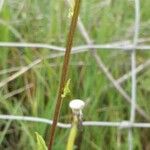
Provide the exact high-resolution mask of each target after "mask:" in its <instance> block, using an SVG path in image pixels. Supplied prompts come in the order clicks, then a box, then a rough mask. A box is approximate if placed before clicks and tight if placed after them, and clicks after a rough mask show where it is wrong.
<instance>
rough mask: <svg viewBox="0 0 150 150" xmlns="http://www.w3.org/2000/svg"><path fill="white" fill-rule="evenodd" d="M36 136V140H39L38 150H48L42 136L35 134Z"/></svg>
mask: <svg viewBox="0 0 150 150" xmlns="http://www.w3.org/2000/svg"><path fill="white" fill-rule="evenodd" d="M35 134H36V140H37V150H48V149H47V146H46V144H45V141H44V139H43V138H42V136H41V135H39V134H38V133H37V132H35Z"/></svg>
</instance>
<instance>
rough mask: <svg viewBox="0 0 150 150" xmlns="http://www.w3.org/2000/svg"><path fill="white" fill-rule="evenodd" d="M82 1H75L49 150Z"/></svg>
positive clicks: (53, 135) (50, 149) (50, 145)
mask: <svg viewBox="0 0 150 150" xmlns="http://www.w3.org/2000/svg"><path fill="white" fill-rule="evenodd" d="M80 1H81V0H75V7H74V12H73V17H72V20H71V25H70V30H69V33H68V38H67V44H66V52H65V56H64V62H63V67H62V74H61V80H60V85H59V92H58V96H57V101H56V107H55V112H54V117H53V124H52V127H51V130H50V141H49V145H48V150H52V145H53V142H54V137H55V130H56V125H57V122H58V119H59V114H60V110H61V105H62V97H61V95H62V93H63V91H64V87H65V84H66V80H67V72H68V66H69V60H70V53H71V48H72V44H73V38H74V33H75V30H76V26H77V21H78V16H79V10H80Z"/></svg>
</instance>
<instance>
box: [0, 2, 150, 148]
mask: <svg viewBox="0 0 150 150" xmlns="http://www.w3.org/2000/svg"><path fill="white" fill-rule="evenodd" d="M134 1H135V22H134V36H133V41H132V42H131V41H120V42H117V43H108V44H103V45H94V44H93V43H92V40H91V39H90V37H89V35H88V33H87V31H86V28H85V27H84V25H83V23H82V20H81V19H80V18H79V21H78V28H79V30H80V32H81V35H82V36H83V37H84V39H85V41H86V43H87V45H82V46H78V47H73V49H72V54H78V53H83V52H86V51H91V52H93V51H94V53H93V58H94V59H95V60H96V62H97V64H98V66H99V68H100V69H101V70H102V71H103V72H104V74H106V77H107V78H108V79H109V80H110V81H111V83H112V85H113V86H114V87H115V88H116V90H117V91H118V92H119V93H120V94H121V95H122V96H123V97H124V98H125V100H127V101H128V102H129V104H130V107H131V111H130V118H129V120H123V121H121V122H101V121H85V122H83V126H97V127H102V126H105V127H106V126H107V127H117V128H119V129H122V130H123V129H128V144H129V150H132V149H133V139H134V138H133V131H132V129H133V128H150V123H144V122H139V123H136V122H135V117H136V112H138V113H139V114H141V115H142V116H143V117H144V118H145V119H146V120H147V121H148V122H149V121H150V116H148V115H147V114H146V113H145V112H144V110H142V109H141V108H140V107H139V106H138V104H137V84H136V80H137V73H138V72H140V71H141V70H143V69H144V68H145V67H148V66H149V65H150V60H148V61H147V62H146V63H145V64H144V65H141V66H138V67H137V66H136V51H137V50H140V51H145V50H150V45H141V44H140V45H139V42H140V40H141V39H140V38H139V32H140V0H134ZM3 2H4V1H3V0H1V1H0V11H1V9H2V6H3ZM0 47H29V48H46V49H49V50H54V51H59V52H61V53H56V54H53V55H50V56H48V57H47V58H44V59H52V58H57V57H63V56H64V51H65V48H64V47H59V46H54V45H48V44H42V43H41V44H39V43H15V42H0ZM97 49H99V50H101V49H107V50H112V49H116V50H122V51H130V53H131V72H129V73H127V74H125V75H124V76H123V77H121V78H120V79H118V80H115V79H114V78H113V76H112V75H111V74H110V72H109V71H108V70H107V67H106V66H105V64H103V62H102V61H101V58H100V56H98V55H97V54H96V52H97ZM42 61H43V60H42V59H37V60H35V61H34V62H32V64H30V65H28V66H24V67H22V68H17V70H16V71H17V72H16V73H14V74H13V75H11V76H10V77H8V78H7V79H5V80H3V81H1V82H0V87H3V86H4V85H6V84H7V83H9V82H10V81H12V80H14V79H16V78H17V77H18V76H20V75H22V74H23V73H25V72H26V71H28V70H29V69H32V68H33V67H35V66H36V65H37V64H39V63H41V62H42ZM15 69H16V68H15ZM11 71H12V72H13V70H10V72H11ZM4 72H6V71H4ZM0 73H3V71H1V72H0ZM130 77H131V79H132V80H131V87H132V88H131V96H129V95H128V94H127V93H126V92H125V90H124V89H123V88H122V87H121V85H120V83H121V82H123V81H125V80H127V79H128V78H130ZM30 87H32V86H31V85H30V86H29V87H25V88H21V89H20V90H18V91H16V92H23V91H24V90H25V89H26V88H30ZM16 92H14V93H12V95H13V94H15V93H16ZM0 119H3V120H18V121H29V122H41V123H46V124H50V125H51V124H52V120H49V119H46V118H38V117H31V116H13V115H3V114H1V115H0ZM57 126H58V127H60V128H70V127H71V124H64V123H58V124H57Z"/></svg>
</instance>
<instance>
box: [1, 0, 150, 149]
mask: <svg viewBox="0 0 150 150" xmlns="http://www.w3.org/2000/svg"><path fill="white" fill-rule="evenodd" d="M149 5H150V1H149V0H143V1H142V2H141V32H140V37H141V38H148V37H149V35H150V30H149V24H150V21H149V18H150V15H149ZM67 16H68V6H67V5H66V4H65V3H64V1H54V0H51V1H48V0H45V1H40V0H32V1H31V0H23V1H19V0H13V1H11V0H6V1H5V3H4V7H3V9H2V12H1V13H0V41H14V42H21V41H25V42H37V43H38V42H39V43H49V44H54V45H59V46H64V47H65V44H66V35H67V33H68V27H69V24H70V21H69V19H68V18H67ZM80 16H81V19H82V21H83V23H84V25H85V27H86V29H87V31H88V33H89V35H90V37H91V38H92V40H93V41H94V43H97V44H99V43H107V42H108V43H109V42H114V41H120V40H122V41H123V40H128V39H130V40H132V38H133V27H134V1H133V0H122V1H120V0H110V3H108V4H107V1H103V0H100V1H99V0H93V1H86V0H82V7H81V15H80ZM10 26H11V27H12V28H13V29H14V30H15V31H16V32H17V35H16V34H14V30H12V28H10ZM18 34H19V35H18ZM148 43H149V42H147V44H148ZM83 44H86V43H85V41H84V39H83V38H82V36H81V34H80V32H79V31H78V30H77V32H76V36H75V41H74V46H75V45H83ZM53 53H54V51H50V50H47V49H35V48H32V49H30V48H0V70H3V69H8V68H13V67H21V66H25V65H28V64H30V63H32V62H33V61H34V60H35V59H37V58H43V57H46V56H47V55H50V54H53ZM99 55H100V56H101V58H102V60H103V61H104V63H105V64H106V65H107V67H108V69H109V70H110V71H111V73H112V74H113V76H114V77H115V78H116V79H117V78H119V77H121V76H122V75H124V74H125V73H126V72H128V71H129V70H130V53H129V52H123V51H120V52H118V51H115V50H113V51H105V50H102V51H99ZM149 56H150V52H143V53H142V52H138V53H137V63H138V64H141V63H144V62H145V61H146V60H148V59H149ZM62 61H63V59H62V58H57V59H53V60H50V59H49V60H44V61H43V62H42V63H41V64H40V65H39V66H40V67H35V68H33V69H31V70H30V71H28V72H26V73H24V74H23V75H22V76H20V77H18V78H17V79H15V80H14V81H12V82H10V83H9V84H7V85H6V86H4V87H3V88H1V90H0V112H1V114H16V115H31V116H39V117H45V118H52V115H53V112H54V106H55V99H56V96H57V90H58V85H59V77H60V72H61V67H62ZM81 62H82V65H81V64H79V63H81ZM51 64H54V66H53V67H52V66H51ZM70 64H71V65H70V70H69V78H71V91H72V93H71V96H69V97H68V98H66V100H65V101H64V103H63V108H62V111H61V117H60V121H62V122H70V121H71V111H70V110H69V109H68V103H69V100H70V99H73V98H80V99H83V100H85V101H86V102H87V106H86V108H85V110H84V119H85V120H96V121H121V120H126V119H128V118H129V112H130V107H129V105H128V104H127V103H126V102H125V101H124V99H123V98H122V97H121V96H120V95H119V93H118V92H117V91H116V90H115V89H114V88H112V87H110V82H109V81H108V80H107V78H106V77H105V75H104V74H103V73H102V72H101V71H99V70H98V67H97V65H96V62H95V61H94V60H93V58H92V57H91V55H90V53H88V52H85V53H83V54H77V55H72V57H71V62H70ZM11 74H12V73H10V74H8V73H6V74H3V75H1V76H0V80H1V81H2V80H4V79H6V78H7V77H8V76H10V75H11ZM30 83H32V84H33V87H32V88H31V89H28V90H26V91H24V92H22V93H20V94H17V95H15V96H13V97H10V98H8V99H6V98H5V95H6V94H8V93H10V92H11V91H14V90H16V89H18V88H20V87H23V86H25V85H27V84H30ZM130 83H131V82H130V79H129V80H128V81H126V82H125V83H124V84H122V86H123V88H124V89H125V90H126V91H127V92H128V93H130V88H131V84H130ZM137 84H138V92H137V98H138V104H139V105H140V106H141V107H142V108H143V109H144V110H145V112H146V113H147V114H150V110H149V105H150V103H149V101H148V100H149V96H150V94H149V85H150V79H149V70H146V71H144V72H142V73H141V74H139V76H138V80H137ZM136 121H144V120H143V119H142V118H141V117H140V116H139V115H137V117H136ZM0 129H1V130H0V149H6V150H13V149H18V150H20V149H22V150H28V149H35V143H36V140H35V134H34V132H35V131H36V132H39V133H40V134H41V135H42V136H43V137H44V138H45V139H46V141H47V142H48V136H49V126H48V125H45V124H41V123H26V122H21V121H20V122H19V121H18V122H12V121H2V120H1V123H0ZM68 132H69V130H66V129H58V130H57V133H56V140H55V142H56V143H55V146H54V149H55V150H60V149H65V146H66V144H65V143H66V141H67V137H68ZM127 132H128V131H127V130H125V131H122V134H121V137H120V138H121V147H120V148H118V146H117V138H118V130H117V129H115V128H107V127H101V128H96V127H87V128H85V131H84V138H83V143H82V149H87V150H101V149H102V150H108V149H111V150H116V149H123V150H124V149H125V150H126V149H128V141H127ZM149 132H150V130H148V129H143V130H140V129H134V149H146V147H148V143H149V141H148V139H149V134H148V133H149Z"/></svg>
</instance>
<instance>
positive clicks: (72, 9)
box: [68, 0, 75, 18]
mask: <svg viewBox="0 0 150 150" xmlns="http://www.w3.org/2000/svg"><path fill="white" fill-rule="evenodd" d="M70 5H71V6H70V8H69V12H68V18H72V16H73V13H74V6H75V1H74V0H71V1H70Z"/></svg>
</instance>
